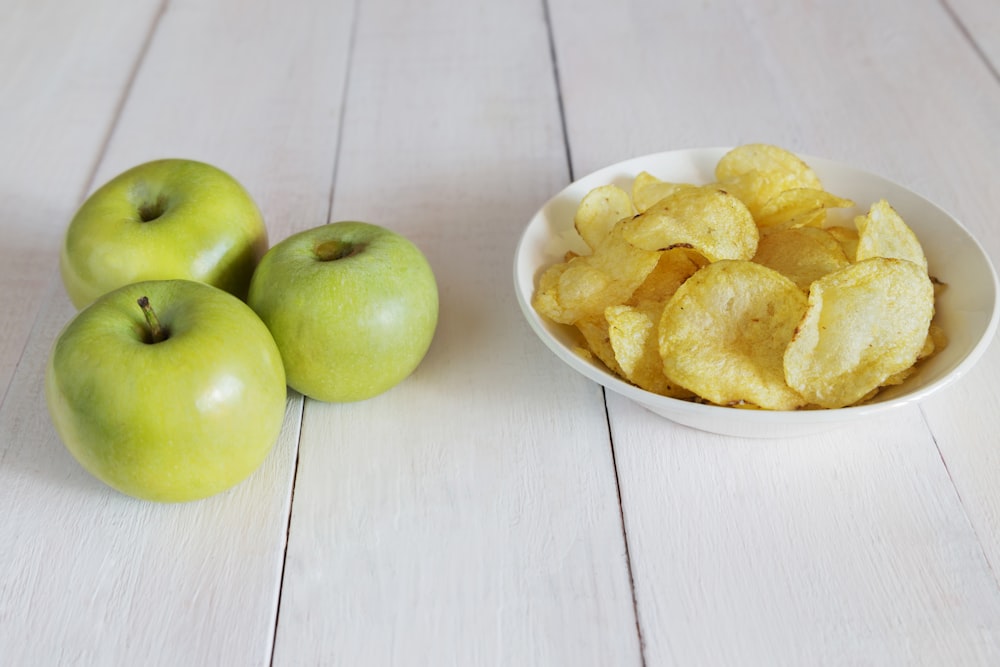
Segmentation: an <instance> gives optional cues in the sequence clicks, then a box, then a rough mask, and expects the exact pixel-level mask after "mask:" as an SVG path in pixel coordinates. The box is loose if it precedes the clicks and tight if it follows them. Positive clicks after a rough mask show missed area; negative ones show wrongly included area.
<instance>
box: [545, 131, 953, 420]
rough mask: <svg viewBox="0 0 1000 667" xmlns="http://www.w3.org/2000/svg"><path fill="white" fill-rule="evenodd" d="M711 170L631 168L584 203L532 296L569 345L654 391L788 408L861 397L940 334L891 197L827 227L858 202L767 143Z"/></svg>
mask: <svg viewBox="0 0 1000 667" xmlns="http://www.w3.org/2000/svg"><path fill="white" fill-rule="evenodd" d="M715 176H716V179H717V181H716V182H715V183H713V184H709V185H693V184H689V183H671V182H666V181H663V180H660V179H659V178H657V177H655V176H653V175H652V174H650V173H648V172H641V173H639V175H638V176H636V177H635V179H634V180H633V183H632V187H631V192H630V193H629V192H626V191H625V189H623V188H621V187H618V186H617V185H607V186H601V187H597V188H593V189H592V190H591V191H590V192H588V193H587V195H586V196H584V197H583V198H582V200H581V202H580V204H579V206H578V208H577V211H576V215H575V216H574V228H573V229H565V230H563V231H561V232H558V239H554V240H553V248H552V250H553V251H557V250H558V249H559V248H565V247H568V248H570V250H568V251H565V253H564V261H563V262H562V263H559V264H555V265H553V266H550V267H549V268H548V269H546V270H545V271H544V272H543V273H542V274H541V276H540V278H539V281H538V287H537V289H536V291H535V294H534V296H533V299H532V305H533V306H534V307H535V309H536V310H537V311H538V312H539V313H540V314H541V315H543V316H544V317H547V318H548V319H550V320H552V321H555V322H559V323H562V324H569V325H573V326H575V328H576V329H577V331H578V332H579V334H580V336H581V337H582V340H581V341H580V343H579V345H578V346H577V348H576V351H577V353H578V354H581V355H582V356H586V357H587V358H590V359H595V358H596V359H597V360H600V361H601V362H602V363H603V364H604V365H605V366H607V368H608V369H609V370H610V371H611V372H612V373H614V374H616V375H617V376H619V377H621V378H622V379H624V380H626V381H628V382H630V383H632V384H633V385H636V386H638V387H641V388H643V389H645V390H647V391H651V392H655V393H658V394H663V395H666V396H672V397H677V398H682V399H689V400H700V401H705V402H711V403H715V404H719V405H726V406H732V407H740V408H748V409H750V408H765V409H776V410H784V409H797V408H802V407H807V408H836V407H843V406H847V405H854V404H857V403H858V402H863V401H867V400H870V399H871V398H873V397H874V396H876V395H877V394H878V392H879V391H880V390H881V389H882V388H883V387H887V386H890V385H896V384H900V383H902V382H905V381H906V380H908V379H909V378H911V377H913V375H914V374H915V373H916V371H917V368H918V367H917V366H916V364H917V363H919V362H921V361H923V360H925V359H927V358H929V357H931V356H933V355H934V354H936V353H937V352H939V351H940V350H941V349H943V348H944V346H945V345H947V337H946V335H945V333H944V331H943V329H942V328H941V327H940V326H939V325H937V324H936V323H934V322H933V321H931V318H933V313H934V299H935V298H936V296H937V295H938V293H939V292H940V291H941V290H943V289H944V288H945V285H944V283H942V282H940V281H938V280H936V279H935V278H934V277H928V275H927V260H926V257H925V255H924V253H923V248H922V247H921V246H920V243H919V241H918V240H917V238H916V236H915V235H914V234H913V232H912V230H911V229H910V228H909V227H908V226H907V225H906V223H905V222H904V221H903V220H902V218H901V217H900V216H899V214H898V213H897V212H896V211H895V210H894V209H893V208H892V207H891V206H890V205H889V204H888V202H885V201H879V202H876V203H875V204H874V205H872V206H871V207H870V209H869V211H868V213H867V214H866V215H864V216H857V217H856V218H855V220H854V223H855V224H854V226H850V227H849V226H843V225H840V224H830V222H829V221H828V220H827V212H828V211H829V210H830V209H833V208H846V207H852V206H854V203H853V202H852V201H850V200H848V199H845V198H841V197H838V196H836V195H833V194H831V193H829V192H826V191H825V190H824V189H823V188H822V184H821V183H820V180H819V178H818V177H817V176H816V174H815V172H813V170H812V169H811V168H810V167H809V165H807V164H806V163H805V162H803V161H802V160H801V159H800V158H798V157H797V156H796V155H794V154H793V153H790V152H789V151H786V150H784V149H782V148H779V147H776V146H771V145H767V144H747V145H744V146H740V147H737V148H735V149H733V150H731V151H729V152H728V153H726V155H724V156H723V157H722V158H721V159H720V160H719V162H718V163H717V165H716V170H715ZM558 251H559V252H563V251H562V250H558ZM747 260H752V261H747Z"/></svg>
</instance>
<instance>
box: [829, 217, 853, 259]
mask: <svg viewBox="0 0 1000 667" xmlns="http://www.w3.org/2000/svg"><path fill="white" fill-rule="evenodd" d="M826 231H827V233H828V234H830V236H832V237H833V238H835V239H837V243H839V244H840V248H841V250H843V251H844V256H845V257H847V260H848V261H850V262H853V261H854V258H855V257H857V254H858V230H857V228H851V227H841V226H840V225H836V226H833V227H826Z"/></svg>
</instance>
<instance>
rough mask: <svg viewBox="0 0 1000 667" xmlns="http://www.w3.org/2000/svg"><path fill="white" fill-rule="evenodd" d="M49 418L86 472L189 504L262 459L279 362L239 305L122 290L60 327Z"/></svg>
mask: <svg viewBox="0 0 1000 667" xmlns="http://www.w3.org/2000/svg"><path fill="white" fill-rule="evenodd" d="M45 391H46V400H47V403H48V408H49V414H50V415H51V417H52V422H53V424H54V425H55V427H56V431H57V432H58V434H59V437H60V438H61V439H62V441H63V443H64V444H65V445H66V448H67V449H68V450H69V451H70V453H72V454H73V456H74V457H75V458H76V459H77V460H78V461H79V462H80V464H81V465H82V466H83V467H84V468H85V469H87V470H88V471H89V472H90V473H91V474H93V475H94V476H95V477H97V478H98V479H100V480H101V481H103V482H105V483H106V484H108V485H109V486H111V487H113V488H115V489H117V490H119V491H121V492H122V493H125V494H128V495H131V496H135V497H137V498H142V499H146V500H156V501H163V502H179V501H188V500H197V499H200V498H205V497H207V496H210V495H213V494H215V493H218V492H220V491H223V490H225V489H228V488H230V487H232V486H234V485H235V484H237V483H239V482H240V481H241V480H243V479H245V478H246V477H247V476H249V475H250V473H252V472H253V471H254V470H256V469H257V467H258V466H259V465H260V464H261V462H262V461H263V460H264V458H265V456H266V455H267V453H268V452H269V451H270V450H271V448H272V447H273V445H274V443H275V441H276V440H277V437H278V434H279V433H280V431H281V425H282V421H283V418H284V411H285V402H286V397H287V386H286V384H285V373H284V368H283V366H282V363H281V355H280V353H279V351H278V348H277V346H276V345H275V344H274V339H273V338H271V334H270V333H269V332H268V330H267V328H266V327H265V326H264V323H263V322H261V321H260V318H258V317H257V315H256V314H254V312H253V311H252V310H251V309H250V308H249V306H247V305H246V304H245V303H243V302H242V301H240V300H239V299H237V298H236V297H234V296H232V295H230V294H228V293H227V292H224V291H222V290H220V289H218V288H215V287H211V286H210V285H205V284H203V283H198V282H193V281H188V280H157V281H147V282H141V283H135V284H132V285H127V286H125V287H122V288H120V289H117V290H115V291H113V292H110V293H108V294H105V295H104V296H102V297H100V298H99V299H98V300H97V301H95V302H94V303H93V304H91V305H90V306H88V307H87V308H85V309H83V310H82V311H80V312H79V313H77V314H76V316H75V317H74V318H73V319H72V321H70V323H69V324H67V325H66V328H65V329H63V331H62V333H61V334H60V335H59V337H58V339H57V340H56V342H55V344H54V346H53V348H52V352H51V354H50V356H49V362H48V366H47V368H46V376H45Z"/></svg>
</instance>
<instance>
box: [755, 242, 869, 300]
mask: <svg viewBox="0 0 1000 667" xmlns="http://www.w3.org/2000/svg"><path fill="white" fill-rule="evenodd" d="M753 261H755V262H757V263H758V264H763V265H764V266H767V267H770V268H772V269H774V270H775V271H777V272H778V273H780V274H782V275H784V276H786V277H788V278H790V279H791V280H792V282H794V283H795V284H796V285H798V286H799V288H800V289H803V290H808V289H809V285H811V284H812V282H813V281H814V280H816V279H818V278H821V277H822V276H825V275H826V274H828V273H832V272H833V271H836V270H838V269H842V268H844V267H845V266H847V265H848V264H850V262H849V261H848V259H847V256H846V255H845V254H844V250H843V248H841V246H840V244H839V243H838V242H837V239H835V238H833V236H831V235H830V233H829V232H828V231H826V230H825V229H819V228H816V227H798V228H793V229H783V230H781V231H776V232H772V233H770V234H765V235H764V236H762V237H761V239H760V241H759V242H758V243H757V254H756V255H754V257H753Z"/></svg>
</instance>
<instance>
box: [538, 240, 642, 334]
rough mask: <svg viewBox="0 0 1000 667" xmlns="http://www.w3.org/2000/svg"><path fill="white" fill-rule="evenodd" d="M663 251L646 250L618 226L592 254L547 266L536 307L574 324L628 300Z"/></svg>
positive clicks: (546, 313)
mask: <svg viewBox="0 0 1000 667" xmlns="http://www.w3.org/2000/svg"><path fill="white" fill-rule="evenodd" d="M659 257H660V255H659V253H657V252H650V251H647V250H642V249H640V248H637V247H635V246H634V245H632V244H631V243H628V242H627V241H626V240H625V238H624V229H623V227H622V223H619V224H617V225H615V226H614V227H613V228H612V230H611V233H610V234H608V236H607V237H606V238H605V239H604V241H603V242H602V243H601V244H600V245H598V246H597V248H595V249H594V253H593V254H592V255H581V256H578V257H574V258H573V259H571V260H570V261H568V262H565V263H562V264H556V265H554V266H552V267H550V268H549V269H547V270H546V271H545V272H544V273H543V274H542V276H541V278H540V279H539V284H538V289H537V290H536V291H535V294H534V296H533V297H532V306H533V307H534V308H535V310H537V311H538V312H539V313H541V314H542V315H544V316H545V317H548V318H549V319H550V320H552V321H553V322H559V323H561V324H574V323H575V322H576V321H577V320H579V319H580V318H582V317H585V316H587V315H595V314H603V313H604V309H605V308H607V307H608V306H613V305H616V304H620V303H624V302H625V300H626V299H628V298H629V297H630V296H632V292H634V291H635V289H636V288H637V287H638V286H639V285H641V284H642V282H643V281H644V280H645V279H646V276H648V275H649V273H650V272H651V271H652V270H653V268H654V267H655V266H656V263H657V260H659Z"/></svg>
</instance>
